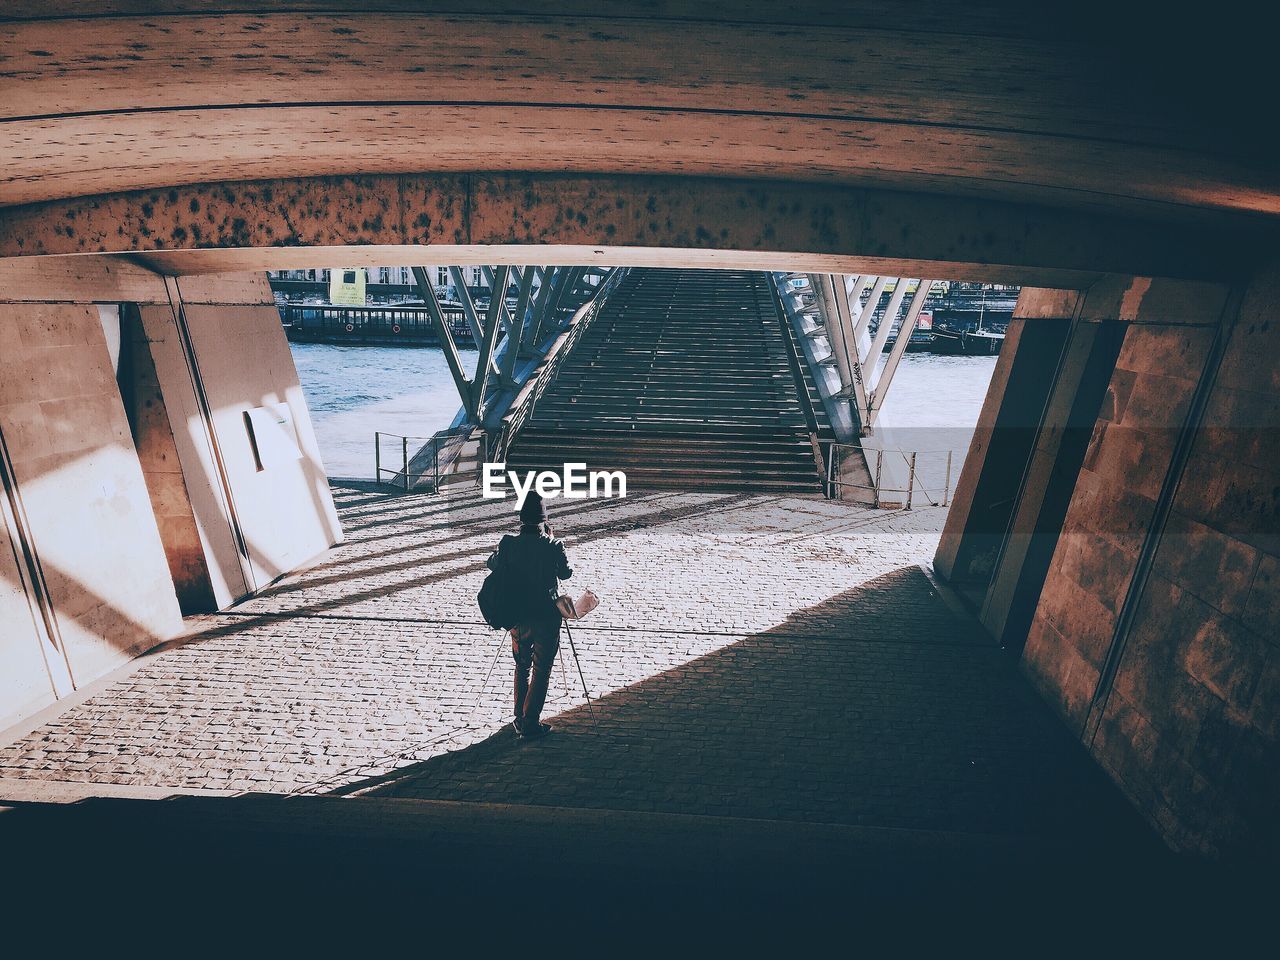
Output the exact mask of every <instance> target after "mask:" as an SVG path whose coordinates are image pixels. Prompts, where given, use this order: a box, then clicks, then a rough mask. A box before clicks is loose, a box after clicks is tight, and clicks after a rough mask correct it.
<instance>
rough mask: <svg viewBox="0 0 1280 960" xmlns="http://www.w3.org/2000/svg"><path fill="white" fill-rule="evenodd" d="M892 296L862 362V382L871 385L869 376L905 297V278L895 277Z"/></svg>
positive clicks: (873, 369) (887, 339) (891, 330)
mask: <svg viewBox="0 0 1280 960" xmlns="http://www.w3.org/2000/svg"><path fill="white" fill-rule="evenodd" d="M894 280H896V283H895V284H894V287H893V296H892V297H890V298H889V306H887V307H885V310H884V316H883V317H881V318H880V326H879V327H877V328H876V335H875V339H874V340H872V341H871V350H870V351H869V352H868V353H867V357H866V359H865V360H864V361H863V362H862V382H863V383H866V384H870V383H871V376H872V374H874V373H875V372H876V362H877V361H878V360H879V359H880V354H881V353H882V352H884V345H885V344H886V343H888V342H889V334H890V333H892V332H893V321H895V320H897V319H898V311H899V310H901V309H902V300H903V298H904V297H905V296H906V295H907V278H906V277H895V278H894Z"/></svg>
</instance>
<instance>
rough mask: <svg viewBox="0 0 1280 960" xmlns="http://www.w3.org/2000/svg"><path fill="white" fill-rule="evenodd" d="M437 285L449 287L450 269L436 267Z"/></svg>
mask: <svg viewBox="0 0 1280 960" xmlns="http://www.w3.org/2000/svg"><path fill="white" fill-rule="evenodd" d="M436 284H437V285H438V286H441V287H447V286H448V285H449V268H448V267H436Z"/></svg>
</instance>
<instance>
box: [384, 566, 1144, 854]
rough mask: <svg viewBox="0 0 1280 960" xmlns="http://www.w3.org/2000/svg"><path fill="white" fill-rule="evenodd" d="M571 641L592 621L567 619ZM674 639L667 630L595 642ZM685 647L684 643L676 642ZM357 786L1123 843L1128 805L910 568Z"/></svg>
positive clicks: (663, 644)
mask: <svg viewBox="0 0 1280 960" xmlns="http://www.w3.org/2000/svg"><path fill="white" fill-rule="evenodd" d="M577 634H578V635H579V636H580V637H585V636H588V635H589V634H588V631H585V630H579V631H577ZM580 642H581V643H583V645H584V646H585V645H586V643H590V644H591V647H590V652H589V653H588V652H584V653H583V657H584V660H586V661H587V662H588V663H589V664H591V665H593V666H594V665H596V664H597V663H609V664H617V663H620V662H625V659H626V656H625V653H619V654H617V655H614V656H608V655H606V656H603V657H602V656H600V653H599V652H598V651H608V650H611V649H614V648H615V646H616V645H617V644H618V643H621V644H624V645H629V646H632V647H634V646H636V645H639V644H644V645H646V646H648V647H652V646H656V647H658V648H659V649H664V650H670V649H672V648H677V647H678V645H679V643H680V640H679V639H678V637H677V636H676V635H673V634H646V635H644V636H629V637H626V638H623V639H619V638H617V637H608V638H603V637H595V636H591V637H590V639H589V640H587V641H580ZM686 649H689V648H686ZM675 659H677V660H681V661H682V662H677V663H675V664H674V665H673V666H671V667H670V668H669V669H666V670H664V671H662V672H660V673H655V674H654V675H652V676H650V677H648V678H647V679H645V680H642V681H640V682H639V683H636V684H633V685H631V686H627V687H622V682H623V681H624V680H625V677H624V676H623V675H621V674H617V673H614V672H612V671H609V672H606V671H603V670H601V669H599V668H597V669H596V670H595V677H596V678H600V677H603V678H604V683H603V684H602V685H604V686H607V687H610V688H613V689H614V690H615V692H613V693H611V694H608V695H606V696H605V697H604V698H602V699H601V700H600V701H598V702H596V703H595V704H594V706H593V710H592V711H590V712H589V711H588V710H586V709H584V708H582V707H579V708H577V709H574V710H572V711H569V712H567V713H565V714H562V715H561V716H560V718H558V719H557V721H556V728H557V729H556V732H555V733H554V734H553V735H552V736H550V737H548V738H547V739H545V740H542V741H539V742H537V743H522V742H520V741H517V740H516V739H515V738H514V737H512V736H510V735H500V736H496V737H493V738H491V739H490V740H488V741H487V742H485V743H483V744H480V745H478V746H475V747H472V748H470V749H468V750H462V751H458V752H455V753H450V754H447V755H443V756H440V757H437V758H434V759H432V760H429V761H427V762H425V763H423V764H421V765H419V766H418V767H416V768H414V769H412V770H403V771H400V772H399V773H398V774H397V775H396V776H395V777H392V778H389V779H388V782H387V783H385V784H384V785H380V786H373V787H371V788H370V789H368V790H366V791H364V793H365V794H366V795H381V796H391V797H412V798H419V799H437V800H458V801H483V802H488V803H509V804H526V805H527V804H536V805H550V806H556V807H575V808H607V809H622V810H640V811H658V812H664V813H692V814H703V815H714V816H727V817H747V818H753V819H766V820H792V821H797V820H798V821H806V822H817V823H833V824H849V825H855V826H879V827H900V828H911V829H929V830H949V831H964V832H980V833H1014V834H1037V835H1042V836H1052V837H1055V838H1059V839H1060V838H1063V837H1070V836H1076V837H1079V838H1082V839H1085V838H1087V839H1088V840H1089V841H1090V842H1097V841H1098V838H1099V836H1100V835H1102V836H1108V837H1120V838H1125V837H1132V836H1134V835H1135V831H1134V830H1133V827H1134V825H1135V821H1134V820H1133V818H1132V817H1131V815H1130V813H1129V811H1128V809H1127V806H1126V805H1125V804H1123V802H1121V800H1120V798H1119V796H1118V794H1117V793H1116V792H1115V790H1114V789H1113V788H1112V787H1111V785H1110V784H1109V783H1108V782H1107V781H1106V780H1105V777H1103V775H1102V774H1101V772H1100V771H1099V770H1098V769H1097V768H1096V767H1095V766H1094V765H1093V764H1092V763H1090V762H1089V761H1088V760H1087V759H1086V757H1085V756H1084V754H1083V752H1082V751H1081V750H1080V748H1079V745H1078V743H1076V742H1075V741H1074V740H1073V739H1072V738H1071V737H1070V736H1068V734H1067V732H1066V730H1065V729H1063V728H1062V726H1061V724H1060V723H1059V722H1058V721H1057V720H1056V719H1055V718H1054V717H1052V716H1051V715H1050V713H1049V712H1048V710H1047V709H1045V707H1044V705H1043V704H1042V703H1041V702H1040V701H1039V700H1038V699H1036V697H1035V696H1034V694H1033V693H1032V692H1031V691H1030V689H1028V688H1027V686H1026V685H1025V683H1024V681H1023V680H1022V678H1021V677H1020V676H1018V675H1017V673H1016V669H1015V668H1014V666H1013V665H1012V664H1010V663H1009V661H1008V659H1007V657H1006V656H1005V655H1004V654H1002V653H1001V652H1000V651H999V650H997V649H995V648H994V647H993V646H992V645H991V642H990V640H989V639H988V638H987V637H986V635H985V634H984V633H983V632H982V631H981V630H980V628H979V627H978V626H977V625H976V623H975V622H974V621H973V620H972V619H971V618H969V617H968V616H964V615H959V616H958V615H957V613H956V612H955V611H954V610H953V609H952V608H951V607H949V606H948V605H947V604H946V603H944V602H943V600H942V599H941V597H940V596H939V594H938V593H937V591H936V590H935V589H934V588H933V586H932V584H931V582H930V581H929V579H928V578H927V576H926V575H925V573H924V572H923V571H922V570H920V568H918V567H908V568H905V569H900V570H895V571H893V572H891V573H887V574H884V575H882V576H879V577H877V578H875V579H874V580H872V581H870V582H869V583H866V584H863V585H861V586H859V587H854V588H852V589H849V590H846V591H843V592H841V593H839V594H837V595H836V596H834V597H832V598H830V599H827V600H824V601H822V602H820V603H817V604H816V605H813V606H809V607H806V608H803V609H800V608H797V609H795V610H794V611H793V612H792V613H790V614H789V615H788V616H786V617H784V618H781V620H780V622H779V623H778V624H777V625H776V626H773V627H771V628H769V629H766V630H763V631H758V632H754V633H752V634H750V635H748V636H745V637H743V638H742V639H739V640H736V641H735V642H733V643H730V644H727V645H718V646H716V648H715V649H713V650H711V651H710V652H708V653H705V654H703V655H702V656H698V657H695V658H693V659H688V658H679V657H678V658H675Z"/></svg>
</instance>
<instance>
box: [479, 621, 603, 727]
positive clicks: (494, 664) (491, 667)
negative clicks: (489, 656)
mask: <svg viewBox="0 0 1280 960" xmlns="http://www.w3.org/2000/svg"><path fill="white" fill-rule="evenodd" d="M564 632H565V634H566V635H567V636H568V638H569V652H570V653H572V654H573V664H574V666H575V667H577V668H578V679H579V680H581V681H582V695H583V696H584V697H586V698H587V712H588V713H590V714H591V722H592V723H595V720H596V708H595V705H594V704H592V702H591V691H590V690H588V689H587V678H586V677H585V676H583V673H582V661H581V660H579V659H578V647H577V645H576V644H575V643H574V642H573V630H571V629H570V628H569V621H568V620H565V621H564ZM504 637H505V631H504V632H503V633H501V634H499V636H498V647H497V649H496V650H494V651H493V661H492V662H491V663H490V664H489V672H488V673H486V674H485V675H484V683H482V684H481V685H480V693H479V694H478V695H477V696H476V706H477V707H479V706H480V701H481V700H482V699H483V698H484V691H485V689H486V688H488V686H489V680H490V678H492V677H493V671H494V670H495V669H496V668H497V666H498V659H499V658H500V657H501V656H502V647H503V639H504ZM560 670H561V672H562V673H563V671H564V661H563V660H561V661H560ZM565 685H566V686H568V684H567V683H566V684H565Z"/></svg>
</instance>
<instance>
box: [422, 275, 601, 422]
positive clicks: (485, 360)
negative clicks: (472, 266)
mask: <svg viewBox="0 0 1280 960" xmlns="http://www.w3.org/2000/svg"><path fill="white" fill-rule="evenodd" d="M412 270H413V278H414V281H415V283H416V284H417V287H418V292H419V294H420V295H421V296H422V300H423V303H425V304H426V306H427V312H428V314H429V315H430V317H431V325H432V327H433V329H434V330H435V334H436V337H437V339H438V340H439V341H440V348H441V350H442V351H443V352H444V357H445V362H446V363H447V364H448V367H449V374H450V375H451V376H452V378H453V384H454V387H455V388H456V389H457V391H458V397H459V399H461V401H462V413H461V414H460V416H459V419H460V420H463V421H465V422H466V423H468V424H472V425H475V426H479V425H482V424H483V423H484V421H485V419H486V417H491V415H492V414H493V412H494V407H495V405H497V404H500V403H501V398H502V397H504V396H505V397H510V396H511V395H512V393H513V392H514V391H515V390H517V389H518V388H519V387H520V386H521V384H522V382H523V380H524V379H525V378H527V376H528V375H529V373H530V371H531V370H532V368H533V366H535V365H534V364H531V363H525V364H523V369H522V365H521V361H522V360H524V361H528V360H535V359H537V358H538V357H539V356H540V350H541V349H542V347H543V345H544V344H545V343H546V342H547V341H548V340H549V339H551V338H553V337H554V336H555V335H556V334H558V333H559V332H560V330H561V328H562V327H563V326H564V324H565V323H566V322H567V321H568V320H569V318H571V317H572V316H573V314H574V312H575V311H576V310H577V309H578V308H579V307H581V306H582V304H583V303H585V302H586V301H587V300H588V299H590V297H591V296H592V295H593V294H594V293H595V291H596V288H597V286H598V284H599V283H600V282H602V281H603V280H604V278H605V277H606V276H608V274H609V272H610V271H609V269H608V268H604V267H546V266H523V267H508V266H500V267H482V268H481V272H482V274H483V276H484V278H485V280H486V281H487V282H488V284H489V289H490V290H491V291H492V293H491V295H490V297H489V306H488V308H487V309H486V310H485V311H484V313H483V316H482V315H481V312H480V311H479V310H478V309H477V307H476V305H475V302H474V301H473V300H472V299H471V293H470V291H469V290H468V289H467V285H466V283H465V281H464V277H463V275H462V268H460V267H450V268H449V275H450V277H451V278H452V279H453V284H454V287H455V288H456V289H457V291H458V299H459V301H460V303H461V305H462V313H463V316H464V317H465V318H466V322H467V326H468V327H469V328H470V330H471V336H472V340H473V341H474V343H475V344H476V348H477V350H478V351H479V356H478V357H477V358H476V372H475V376H474V377H468V376H467V373H466V370H465V369H464V368H463V366H462V359H461V357H460V355H459V353H458V345H457V342H456V341H455V340H454V337H453V333H452V331H451V330H450V329H449V325H448V324H447V323H446V322H445V319H444V311H443V309H442V307H441V304H440V300H439V298H438V297H437V296H436V291H435V286H434V285H433V284H432V283H431V280H430V277H429V276H428V275H427V269H426V268H425V267H413V268H412ZM513 287H514V288H515V290H516V293H515V300H516V302H515V307H514V309H512V308H509V306H508V304H507V299H508V297H507V295H508V294H509V291H510V290H511V289H512V288H513Z"/></svg>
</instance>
